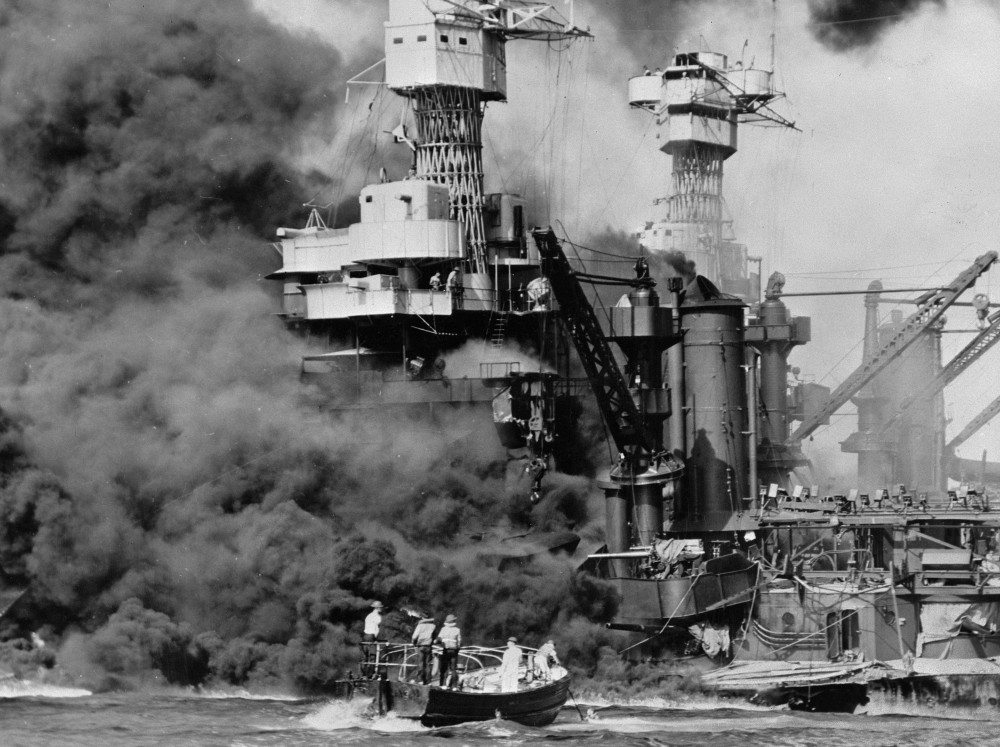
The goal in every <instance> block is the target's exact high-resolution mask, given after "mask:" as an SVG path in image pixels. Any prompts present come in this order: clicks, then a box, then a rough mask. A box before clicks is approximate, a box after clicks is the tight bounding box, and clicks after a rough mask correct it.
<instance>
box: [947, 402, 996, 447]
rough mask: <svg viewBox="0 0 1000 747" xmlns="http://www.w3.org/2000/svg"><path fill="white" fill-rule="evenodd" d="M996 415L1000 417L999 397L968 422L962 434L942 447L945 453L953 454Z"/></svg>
mask: <svg viewBox="0 0 1000 747" xmlns="http://www.w3.org/2000/svg"><path fill="white" fill-rule="evenodd" d="M997 415H1000V397H997V398H996V399H995V400H993V401H992V402H990V403H989V404H988V405H986V407H985V408H984V409H983V411H982V412H980V413H979V414H978V415H976V417H974V418H973V419H972V420H970V421H969V424H968V425H967V426H965V427H964V428H963V429H962V432H961V433H959V434H958V435H957V436H955V437H954V438H953V439H951V441H949V442H948V445H947V446H945V447H944V448H945V451H947V452H948V453H949V454H954V453H955V449H957V448H958V447H959V446H961V445H962V444H964V443H965V442H966V441H968V440H969V438H971V436H972V434H973V433H975V432H976V431H978V430H979V429H980V428H982V427H983V426H984V425H986V424H987V423H988V422H990V421H991V420H993V418H995V417H996V416H997Z"/></svg>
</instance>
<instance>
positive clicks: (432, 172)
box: [412, 86, 487, 272]
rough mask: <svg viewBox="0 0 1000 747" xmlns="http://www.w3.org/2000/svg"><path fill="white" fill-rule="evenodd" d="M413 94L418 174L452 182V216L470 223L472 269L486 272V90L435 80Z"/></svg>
mask: <svg viewBox="0 0 1000 747" xmlns="http://www.w3.org/2000/svg"><path fill="white" fill-rule="evenodd" d="M412 95H413V111H414V116H415V118H416V120H417V133H418V134H417V143H416V149H417V150H416V153H417V176H419V177H420V178H422V179H429V180H431V181H434V182H437V183H439V184H446V185H448V189H449V198H450V199H449V201H450V206H451V218H452V219H453V220H457V221H461V222H462V223H463V224H464V225H465V231H466V239H467V241H468V247H469V257H470V260H471V262H472V266H473V270H474V271H475V272H486V271H487V270H486V225H485V222H484V220H483V137H482V133H483V109H484V105H483V97H482V92H480V91H478V90H476V89H474V88H459V87H457V86H431V87H427V88H418V89H416V90H415V91H413V94H412Z"/></svg>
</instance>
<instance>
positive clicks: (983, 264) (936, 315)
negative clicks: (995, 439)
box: [792, 252, 997, 440]
mask: <svg viewBox="0 0 1000 747" xmlns="http://www.w3.org/2000/svg"><path fill="white" fill-rule="evenodd" d="M996 261H997V253H996V252H987V253H986V254H983V255H981V256H980V257H977V258H976V261H975V262H973V263H972V265H971V266H970V267H969V268H968V269H966V270H965V271H964V272H962V273H961V274H960V275H958V277H956V278H955V279H954V280H953V281H951V283H949V284H948V285H947V286H945V287H943V288H939V289H937V290H935V291H931V292H929V293H927V294H926V295H924V296H923V297H922V298H920V299H919V300H918V302H917V310H916V311H915V312H914V313H913V314H911V315H910V317H909V318H908V319H907V320H906V321H905V322H904V323H903V325H902V326H901V327H900V329H899V331H898V332H897V333H896V334H895V335H893V336H892V338H891V339H889V340H888V341H887V342H886V343H885V344H884V345H882V347H880V348H879V349H878V350H877V351H875V354H874V355H872V357H871V358H869V359H868V360H866V361H864V362H863V363H862V364H861V365H860V366H858V368H857V369H856V370H855V371H854V372H853V373H852V374H851V375H850V376H848V377H847V378H846V379H844V381H843V383H842V384H841V385H840V386H839V387H837V388H836V389H835V390H834V391H833V392H832V393H831V394H830V396H829V398H828V399H827V401H826V403H825V404H824V405H823V406H822V407H821V408H819V409H818V410H817V411H816V412H814V413H813V414H812V415H810V416H808V417H807V418H805V419H804V420H803V421H802V423H801V424H800V425H799V427H798V429H796V431H795V433H793V434H792V439H794V440H801V439H803V438H806V437H807V436H809V435H811V434H812V433H813V432H814V431H815V430H816V429H817V428H818V427H819V426H821V425H823V424H824V423H825V422H827V421H828V420H829V418H830V416H831V415H833V413H835V412H836V411H837V410H839V409H840V408H841V406H843V405H844V403H846V402H847V401H848V400H849V399H850V398H851V397H853V396H854V395H855V394H856V393H857V392H858V391H859V390H860V389H861V388H862V387H863V386H864V385H865V384H867V383H868V382H869V381H871V380H872V379H873V378H875V376H876V375H877V374H878V373H879V372H881V371H882V370H884V369H885V367H886V366H888V365H889V364H890V363H892V361H894V360H896V359H897V358H898V357H899V356H900V355H901V354H902V353H903V351H905V350H906V349H907V348H909V347H910V345H912V344H913V343H914V342H916V341H917V339H918V338H919V337H920V335H921V334H923V333H924V332H925V331H926V330H927V329H929V328H930V326H931V325H932V324H934V322H936V321H937V320H938V319H940V318H941V317H942V316H943V315H944V312H945V311H947V309H948V308H949V307H950V306H951V305H952V304H953V303H954V302H955V301H956V300H957V299H958V297H959V296H960V295H961V294H962V293H963V292H964V291H965V290H967V289H968V288H970V287H972V286H973V285H974V284H975V282H976V280H977V279H978V278H979V276H980V275H982V274H983V273H984V272H986V270H988V269H989V268H990V267H991V266H992V265H993V263H994V262H996Z"/></svg>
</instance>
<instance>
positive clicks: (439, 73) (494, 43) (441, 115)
mask: <svg viewBox="0 0 1000 747" xmlns="http://www.w3.org/2000/svg"><path fill="white" fill-rule="evenodd" d="M577 36H589V33H588V32H586V31H582V30H580V29H577V28H575V27H573V26H571V25H570V24H569V23H567V22H566V21H564V20H563V19H562V18H561V17H560V16H559V15H558V14H557V13H556V12H555V11H554V10H553V8H552V7H551V6H550V5H548V4H545V3H533V2H518V1H516V0H499V1H494V2H480V1H479V0H390V3H389V21H388V23H387V24H386V39H385V48H386V58H385V70H386V73H385V75H386V83H387V85H388V86H389V87H390V88H391V89H392V90H394V91H395V92H396V93H398V94H399V95H401V96H405V97H407V98H409V99H411V101H412V104H413V111H414V116H415V119H416V123H417V139H416V141H415V142H414V143H413V147H414V150H415V154H416V176H417V178H420V179H428V180H430V181H434V182H437V183H439V184H446V185H448V188H449V191H450V202H451V217H452V218H453V219H454V220H458V221H461V222H462V223H463V224H464V226H465V230H466V238H467V245H468V251H469V255H468V258H469V265H470V267H469V268H468V269H469V270H470V271H472V272H475V273H486V272H487V264H488V257H487V252H486V228H485V224H484V220H483V154H482V152H483V138H482V128H483V113H484V111H485V109H486V104H487V103H488V102H490V101H506V100H507V59H506V42H507V39H510V38H529V39H547V40H553V39H565V38H570V37H577Z"/></svg>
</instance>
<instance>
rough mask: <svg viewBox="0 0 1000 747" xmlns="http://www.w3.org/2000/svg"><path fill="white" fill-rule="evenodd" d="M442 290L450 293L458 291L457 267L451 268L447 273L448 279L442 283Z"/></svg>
mask: <svg viewBox="0 0 1000 747" xmlns="http://www.w3.org/2000/svg"><path fill="white" fill-rule="evenodd" d="M444 289H445V290H446V291H448V292H451V293H453V292H454V291H456V290H457V289H458V265H456V266H455V267H452V268H451V272H449V273H448V279H447V280H446V281H445V283H444Z"/></svg>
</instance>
